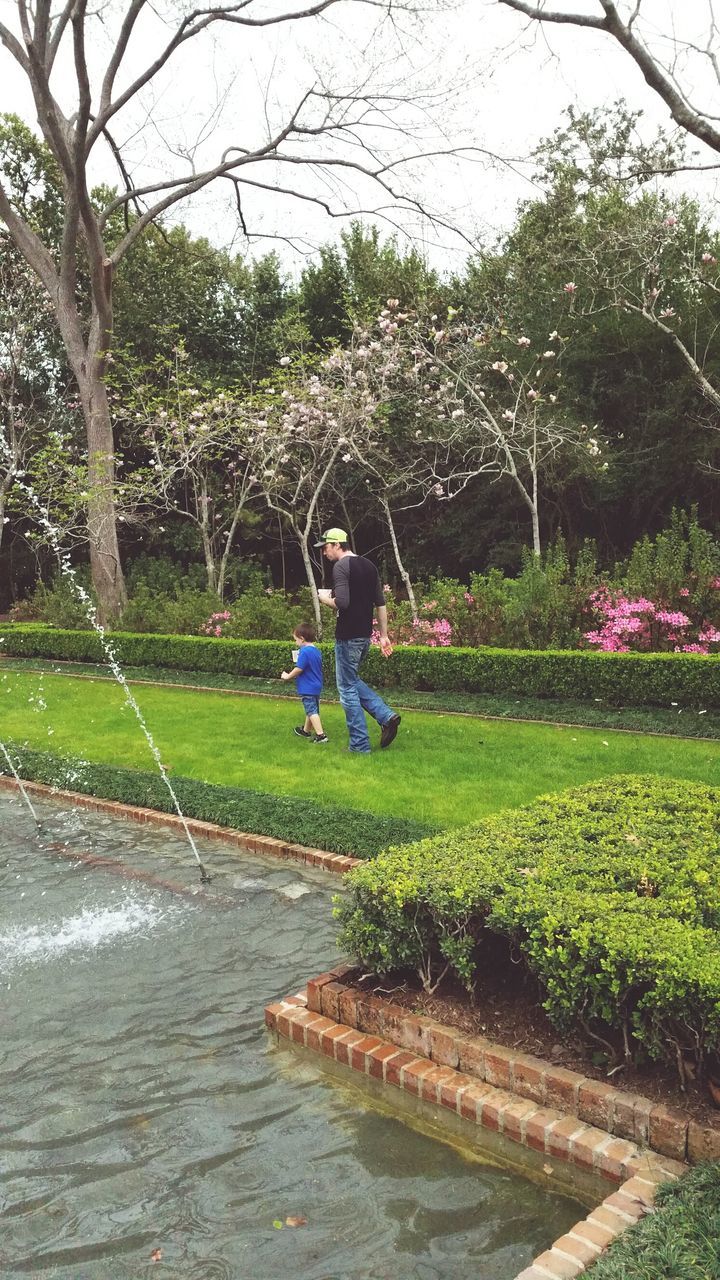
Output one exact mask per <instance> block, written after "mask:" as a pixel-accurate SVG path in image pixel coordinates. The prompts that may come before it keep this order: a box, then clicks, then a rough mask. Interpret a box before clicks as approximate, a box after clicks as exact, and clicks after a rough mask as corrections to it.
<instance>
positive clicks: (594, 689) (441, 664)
mask: <svg viewBox="0 0 720 1280" xmlns="http://www.w3.org/2000/svg"><path fill="white" fill-rule="evenodd" d="M0 639H1V640H2V649H3V652H4V653H5V654H7V655H8V656H9V657H16V658H32V657H36V658H59V659H61V660H67V661H71V662H99V661H102V660H103V652H102V647H101V644H100V640H99V639H98V637H97V635H96V634H95V633H94V632H91V631H67V630H61V629H59V628H58V629H55V628H52V627H46V626H43V625H38V624H36V623H27V624H20V623H6V624H2V625H0ZM110 639H111V642H112V646H113V649H114V651H115V653H116V655H117V657H118V659H119V661H120V662H121V663H123V664H126V663H127V664H130V665H131V666H135V667H137V666H145V667H172V668H174V669H175V670H180V671H212V672H226V673H227V674H228V675H236V676H243V675H247V676H267V677H273V676H276V675H277V672H278V670H280V669H281V668H282V666H283V664H284V663H285V661H286V659H287V649H288V645H287V643H286V642H283V641H280V640H223V639H216V638H214V637H213V638H210V637H208V638H205V637H204V636H167V635H132V634H127V633H122V632H116V633H114V634H112V635H111V637H110ZM322 648H323V652H324V659H325V673H326V678H327V679H329V680H332V679H333V665H332V664H333V651H332V646H331V645H329V644H327V645H323V646H322ZM363 672H364V673H365V675H366V679H367V680H368V681H369V683H371V684H377V685H381V686H383V687H394V688H398V689H420V690H432V689H438V690H445V691H447V692H459V693H494V694H515V695H516V696H518V697H531V698H543V697H546V698H556V699H557V698H563V697H567V698H571V699H573V700H579V699H583V698H587V699H595V698H599V699H602V700H603V701H604V702H606V703H607V704H608V705H611V706H668V705H669V704H670V703H678V704H679V705H682V706H694V707H700V708H705V707H718V706H720V663H718V662H717V660H716V659H715V658H713V657H702V656H699V655H696V654H684V653H595V652H589V651H585V650H582V651H577V652H572V651H570V652H567V651H562V650H558V651H548V652H543V651H542V650H540V651H535V650H533V651H524V650H521V649H489V648H486V649H453V648H443V649H431V648H422V647H415V646H408V647H407V648H402V647H401V648H398V649H396V650H395V653H394V654H393V656H392V658H391V659H390V660H389V661H388V660H386V659H385V658H383V657H382V656H381V654H380V653H379V651H377V650H375V649H373V650H371V652H370V653H369V655H368V658H367V661H366V664H365V666H364V667H363Z"/></svg>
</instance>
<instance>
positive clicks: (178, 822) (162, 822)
mask: <svg viewBox="0 0 720 1280" xmlns="http://www.w3.org/2000/svg"><path fill="white" fill-rule="evenodd" d="M23 787H24V788H25V790H26V791H27V793H28V795H29V796H39V797H40V798H41V799H45V800H61V801H63V800H65V801H67V802H68V804H72V805H76V806H77V807H78V808H83V809H90V810H92V811H93V812H94V813H107V814H109V815H110V816H111V817H113V818H124V819H125V820H128V819H129V820H130V821H132V822H147V823H152V824H153V825H154V826H158V827H169V828H171V830H173V831H178V832H180V833H183V831H184V827H183V822H182V819H180V818H179V817H178V816H177V814H175V813H161V812H160V810H159V809H146V808H141V807H140V806H138V805H133V804H121V803H120V801H119V800H101V799H99V798H98V797H97V796H87V795H85V794H84V793H83V792H81V791H61V790H59V788H57V787H50V786H47V785H46V784H45V783H43V782H25V781H24V780H23ZM0 788H3V789H4V790H6V791H17V790H18V784H17V782H16V781H15V779H14V778H11V777H8V776H7V775H5V774H0ZM185 823H186V824H187V828H188V830H189V831H190V833H191V834H192V835H193V836H198V837H200V838H203V837H204V838H206V839H208V840H222V841H223V842H224V843H225V844H230V845H234V846H235V847H236V848H239V849H245V850H246V851H247V852H248V853H263V854H268V855H269V856H270V857H272V858H285V859H289V860H290V861H292V862H305V863H307V865H308V866H313V867H319V868H320V869H321V870H322V871H335V872H338V873H339V874H341V875H344V874H345V872H346V871H351V870H352V868H353V867H356V866H357V865H358V862H359V859H358V858H348V857H344V856H343V855H342V854H340V853H325V851H324V850H323V849H309V848H308V847H307V846H306V845H303V844H289V843H288V842H287V841H285V840H276V839H275V837H274V836H259V835H252V834H250V833H249V832H247V831H234V830H233V828H232V827H220V826H218V825H217V823H215V822H200V821H199V819H197V818H186V819H185Z"/></svg>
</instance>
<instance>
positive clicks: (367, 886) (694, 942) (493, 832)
mask: <svg viewBox="0 0 720 1280" xmlns="http://www.w3.org/2000/svg"><path fill="white" fill-rule="evenodd" d="M348 883H349V888H350V892H349V894H348V895H347V897H346V899H345V900H344V902H343V903H342V904H340V905H339V907H338V916H339V918H340V920H341V922H342V935H341V939H340V942H341V945H342V946H343V947H344V948H345V949H347V950H349V951H350V952H351V953H352V954H354V955H355V956H357V957H358V959H359V960H360V962H361V963H362V964H363V965H364V967H365V968H369V969H371V970H373V971H376V972H379V973H383V974H385V973H388V972H391V971H395V970H408V969H413V970H415V971H416V972H417V973H418V974H419V976H420V978H421V980H422V982H423V984H424V986H425V988H426V989H427V990H431V989H434V987H435V986H436V985H437V984H438V982H439V981H440V979H441V977H442V976H443V975H444V973H445V972H451V973H453V974H455V975H456V976H457V977H459V978H460V979H461V980H462V981H463V982H464V983H465V984H466V986H467V987H468V989H470V990H472V989H473V988H475V987H476V986H479V985H481V984H482V979H483V968H484V966H491V965H492V966H495V965H497V964H498V963H499V961H498V956H499V955H500V956H502V958H503V961H502V962H504V961H505V959H506V958H507V957H508V955H509V953H510V951H511V950H512V951H513V952H517V953H519V954H520V956H521V957H522V958H523V960H524V964H525V966H526V969H527V970H528V971H529V972H530V973H532V974H533V975H534V976H535V978H536V979H537V981H538V982H539V984H540V987H541V990H542V991H543V993H544V1002H543V1003H544V1008H545V1009H546V1010H547V1013H548V1015H549V1017H550V1019H551V1021H552V1022H553V1023H554V1025H555V1026H557V1027H558V1028H559V1029H561V1030H563V1031H568V1030H573V1031H579V1032H581V1033H583V1032H584V1033H586V1034H587V1033H592V1034H593V1035H595V1036H600V1037H601V1038H602V1039H604V1040H605V1041H607V1042H608V1044H609V1046H610V1047H612V1048H613V1049H614V1050H615V1052H616V1053H617V1054H618V1055H621V1054H622V1052H623V1051H624V1052H626V1054H627V1056H629V1057H637V1056H640V1055H641V1054H643V1053H644V1054H647V1055H649V1056H650V1057H653V1058H657V1059H664V1060H665V1061H667V1062H670V1063H672V1064H674V1065H677V1062H678V1056H679V1055H682V1057H683V1058H684V1059H693V1060H694V1061H695V1063H696V1064H697V1066H698V1067H702V1065H703V1061H704V1058H705V1055H706V1054H707V1052H708V1051H711V1050H715V1051H717V1050H718V1048H720V790H717V789H714V788H710V787H703V786H699V785H697V784H695V783H690V782H680V781H676V780H671V779H659V778H654V777H641V776H638V777H634V776H632V775H628V776H621V777H616V778H606V779H604V780H603V781H602V782H601V783H592V784H590V785H587V786H583V787H577V788H573V789H572V790H569V791H565V792H562V793H560V794H559V795H555V796H546V797H543V798H541V799H540V800H538V801H536V802H534V803H533V804H531V805H528V806H526V807H525V808H523V809H519V810H516V811H514V812H511V813H500V814H496V815H493V816H492V817H490V818H488V819H486V820H485V821H484V822H482V823H479V824H477V825H474V826H471V827H465V828H461V829H460V830H459V831H454V832H449V833H447V834H445V835H442V836H440V837H435V838H433V839H429V840H423V841H421V842H420V843H418V844H414V845H410V846H406V847H405V848H400V849H390V850H387V851H386V852H385V853H383V854H381V855H380V856H379V857H378V858H376V859H375V860H374V862H373V863H372V864H370V865H368V866H367V867H362V868H357V869H356V870H355V871H353V872H352V873H351V874H350V876H349V881H348Z"/></svg>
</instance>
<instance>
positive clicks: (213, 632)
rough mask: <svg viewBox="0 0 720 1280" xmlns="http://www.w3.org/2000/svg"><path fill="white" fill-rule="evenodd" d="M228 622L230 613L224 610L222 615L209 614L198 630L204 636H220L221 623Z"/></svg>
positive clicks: (221, 630)
mask: <svg viewBox="0 0 720 1280" xmlns="http://www.w3.org/2000/svg"><path fill="white" fill-rule="evenodd" d="M229 621H230V613H229V611H228V610H227V609H226V610H225V611H224V612H223V613H211V614H210V617H209V618H208V620H207V622H204V623H203V625H202V626H201V628H200V632H201V634H202V635H205V636H221V635H222V633H223V623H224V622H229Z"/></svg>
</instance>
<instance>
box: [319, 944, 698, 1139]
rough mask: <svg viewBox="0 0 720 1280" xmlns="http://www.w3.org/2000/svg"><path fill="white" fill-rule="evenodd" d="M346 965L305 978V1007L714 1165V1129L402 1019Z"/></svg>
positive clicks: (573, 1074)
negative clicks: (361, 986) (352, 978)
mask: <svg viewBox="0 0 720 1280" xmlns="http://www.w3.org/2000/svg"><path fill="white" fill-rule="evenodd" d="M351 972H353V968H352V966H349V965H346V966H343V967H341V968H336V969H334V970H332V971H331V972H330V973H324V974H320V975H319V977H317V978H312V979H311V980H310V982H308V986H307V1000H308V1008H309V1009H311V1010H313V1011H314V1012H317V1013H323V1014H324V1015H325V1016H326V1017H329V1018H333V1019H334V1020H335V1021H337V1022H342V1023H344V1024H345V1025H347V1026H351V1027H356V1028H357V1029H358V1030H360V1031H364V1032H366V1033H367V1034H370V1035H377V1036H380V1037H381V1038H387V1039H388V1040H391V1041H393V1043H395V1044H397V1045H399V1046H400V1047H401V1048H403V1049H407V1050H409V1051H411V1052H415V1053H417V1054H419V1055H421V1056H422V1057H424V1058H428V1059H429V1060H430V1061H431V1062H434V1063H435V1064H436V1065H437V1066H448V1067H452V1068H454V1069H457V1070H460V1071H462V1072H464V1073H466V1074H467V1075H470V1076H473V1077H474V1078H476V1079H478V1080H481V1081H484V1082H486V1083H487V1084H490V1085H493V1086H494V1087H496V1088H500V1089H507V1090H510V1091H511V1092H512V1093H514V1094H515V1095H516V1096H518V1097H520V1098H527V1099H528V1100H529V1101H532V1102H535V1103H537V1104H538V1105H539V1106H548V1107H550V1108H552V1109H555V1110H559V1111H563V1112H567V1113H570V1114H572V1115H574V1116H577V1117H578V1119H580V1120H581V1121H583V1122H584V1123H585V1124H589V1125H593V1126H595V1127H597V1128H599V1129H602V1130H604V1131H605V1132H606V1133H610V1134H613V1135H614V1136H615V1137H617V1138H620V1139H623V1140H625V1141H630V1142H636V1143H638V1144H639V1145H640V1146H642V1147H649V1148H650V1149H651V1150H652V1151H654V1152H656V1153H657V1154H659V1155H663V1156H668V1157H669V1158H670V1159H673V1160H681V1161H684V1160H687V1161H688V1162H689V1163H690V1164H697V1163H698V1162H700V1161H701V1160H713V1159H714V1160H717V1159H720V1129H715V1128H708V1127H707V1126H705V1125H702V1124H699V1123H698V1122H697V1121H696V1120H692V1119H690V1118H689V1117H688V1116H687V1115H686V1114H685V1113H684V1112H682V1111H679V1110H674V1109H672V1108H670V1107H666V1106H664V1105H662V1104H661V1103H656V1102H653V1100H652V1099H651V1098H645V1097H642V1096H641V1095H640V1094H635V1093H628V1092H625V1091H624V1090H622V1089H618V1088H616V1087H615V1086H614V1085H610V1084H604V1083H603V1082H602V1081H600V1080H594V1079H591V1078H589V1077H587V1076H583V1075H581V1074H580V1072H578V1071H568V1070H567V1069H566V1068H564V1067H556V1066H553V1065H552V1063H550V1062H547V1061H545V1060H544V1059H543V1058H537V1057H534V1056H533V1055H532V1054H528V1053H518V1052H517V1051H515V1050H513V1049H508V1048H505V1047H504V1046H503V1045H498V1044H494V1043H493V1042H492V1041H491V1040H488V1039H486V1038H485V1037H484V1036H472V1035H469V1034H467V1033H466V1032H464V1031H459V1030H457V1029H456V1028H454V1027H449V1026H445V1025H444V1024H442V1023H439V1022H436V1021H435V1020H434V1019H432V1018H428V1017H424V1016H421V1015H418V1014H414V1013H410V1012H409V1011H408V1010H407V1009H404V1008H402V1007H401V1006H400V1005H395V1004H392V1003H390V1002H389V1001H387V1000H383V999H380V998H379V997H378V996H372V995H366V994H365V993H364V992H362V991H360V990H358V988H357V987H353V986H349V985H347V984H346V983H345V982H344V981H343V978H344V977H345V976H346V975H347V974H349V973H351Z"/></svg>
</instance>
